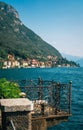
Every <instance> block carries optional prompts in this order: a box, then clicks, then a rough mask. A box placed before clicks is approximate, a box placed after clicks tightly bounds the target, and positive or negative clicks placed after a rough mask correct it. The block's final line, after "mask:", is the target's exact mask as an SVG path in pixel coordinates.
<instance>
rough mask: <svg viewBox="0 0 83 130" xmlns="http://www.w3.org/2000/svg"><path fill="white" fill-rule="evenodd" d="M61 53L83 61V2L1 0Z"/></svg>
mask: <svg viewBox="0 0 83 130" xmlns="http://www.w3.org/2000/svg"><path fill="white" fill-rule="evenodd" d="M0 1H3V2H6V3H7V4H9V5H12V6H13V7H14V8H15V9H16V10H17V11H18V13H19V18H20V19H21V21H22V23H23V24H24V25H25V26H27V27H28V28H30V29H31V30H32V31H34V32H35V33H36V34H37V35H39V36H40V37H41V38H42V39H43V40H44V41H46V42H48V43H49V44H51V45H52V46H54V47H55V48H56V49H57V50H59V52H61V53H66V54H70V55H73V56H80V57H83V0H0Z"/></svg>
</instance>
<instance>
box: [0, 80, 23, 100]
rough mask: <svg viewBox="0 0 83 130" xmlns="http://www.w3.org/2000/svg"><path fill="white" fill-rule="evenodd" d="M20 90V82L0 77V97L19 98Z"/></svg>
mask: <svg viewBox="0 0 83 130" xmlns="http://www.w3.org/2000/svg"><path fill="white" fill-rule="evenodd" d="M20 92H21V91H20V89H19V86H18V84H16V83H14V82H10V81H7V80H6V79H5V78H2V79H0V98H19V97H20V96H19V93H20Z"/></svg>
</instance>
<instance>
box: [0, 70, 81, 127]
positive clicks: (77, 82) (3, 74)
mask: <svg viewBox="0 0 83 130" xmlns="http://www.w3.org/2000/svg"><path fill="white" fill-rule="evenodd" d="M38 77H41V78H42V79H43V80H55V81H57V82H63V83H64V82H65V83H68V82H69V81H72V116H71V117H69V119H68V122H63V123H60V124H59V125H57V126H53V127H51V128H48V130H83V68H21V69H0V78H7V79H8V80H24V79H27V80H29V79H37V78H38Z"/></svg>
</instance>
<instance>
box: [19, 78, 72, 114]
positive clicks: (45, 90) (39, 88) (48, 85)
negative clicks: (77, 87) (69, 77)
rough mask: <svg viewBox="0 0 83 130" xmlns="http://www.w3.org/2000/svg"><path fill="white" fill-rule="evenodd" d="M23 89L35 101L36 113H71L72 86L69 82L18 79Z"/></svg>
mask: <svg viewBox="0 0 83 130" xmlns="http://www.w3.org/2000/svg"><path fill="white" fill-rule="evenodd" d="M17 82H18V84H19V86H20V89H21V91H23V92H25V93H26V95H27V98H28V99H30V100H32V101H33V102H34V112H33V114H34V115H49V114H51V115H58V114H70V113H71V87H72V82H69V83H67V84H65V83H57V82H55V81H47V80H42V79H40V78H38V80H21V81H17Z"/></svg>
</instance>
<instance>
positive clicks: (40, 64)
mask: <svg viewBox="0 0 83 130" xmlns="http://www.w3.org/2000/svg"><path fill="white" fill-rule="evenodd" d="M47 67H79V65H78V64H76V63H75V62H73V61H68V60H66V59H65V58H62V59H59V58H58V57H57V56H51V55H48V56H47V59H46V61H39V60H38V59H36V58H27V59H21V58H15V56H13V55H11V54H8V56H7V59H3V58H0V68H2V69H7V68H47Z"/></svg>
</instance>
